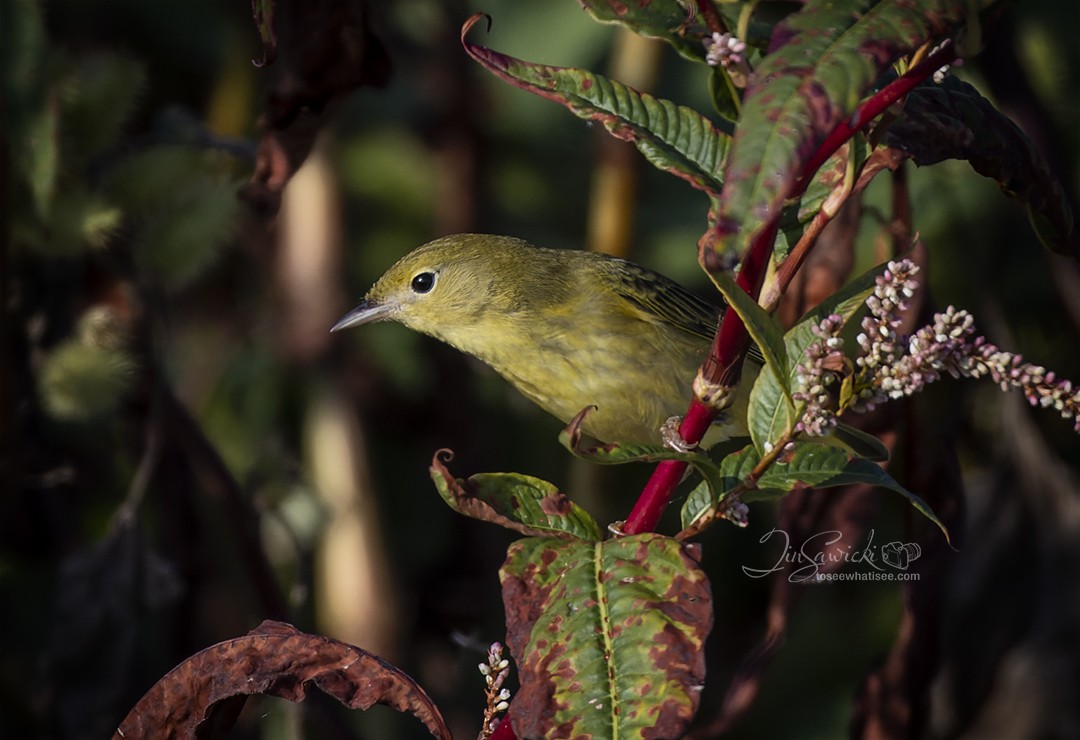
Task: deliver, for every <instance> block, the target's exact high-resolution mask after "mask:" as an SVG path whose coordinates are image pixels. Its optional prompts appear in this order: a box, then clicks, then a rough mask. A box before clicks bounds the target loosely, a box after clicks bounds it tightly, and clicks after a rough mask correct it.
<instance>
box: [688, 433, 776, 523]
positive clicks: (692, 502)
mask: <svg viewBox="0 0 1080 740" xmlns="http://www.w3.org/2000/svg"><path fill="white" fill-rule="evenodd" d="M760 461H761V455H760V454H758V451H757V449H755V447H754V445H747V446H746V447H744V448H742V449H741V450H738V451H737V452H733V453H731V454H730V455H727V456H726V457H724V459H723V460H721V461H720V471H719V484H718V486H717V489H716V490H715V491H714V490H713V488H712V487H711V486H710V485H709V484H708V481H704V480H703V481H702V482H701V483H700V484H698V485H697V487H695V488H694V490H693V491H691V492H690V495H688V496H687V497H686V502H685V503H684V504H683V507H682V512H681V519H682V526H683V529H686V528H687V527H689V526H690V525H692V524H693V523H694V522H696V521H697V520H698V519H700V518H701V517H702V516H704V515H705V514H707V513H709V512H711V511H715V510H716V508H717V507H718V506H719V505H720V503H721V502H722V501H723V500H724V499H725V498H726V497H727V495H728V494H729V493H731V491H732V489H734V488H735V486H737V485H739V484H740V483H741V482H742V481H744V480H745V479H746V477H747V476H748V475H750V473H751V471H753V469H754V466H756V465H757V464H758V462H760Z"/></svg>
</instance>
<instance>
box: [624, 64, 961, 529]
mask: <svg viewBox="0 0 1080 740" xmlns="http://www.w3.org/2000/svg"><path fill="white" fill-rule="evenodd" d="M955 58H956V50H955V48H954V46H953V44H949V45H947V46H945V47H944V48H942V49H939V50H938V51H937V52H935V53H933V54H931V55H930V56H929V57H927V58H926V59H925V60H923V61H922V62H921V63H919V64H917V65H916V66H914V67H912V68H911V69H909V70H908V71H907V72H906V73H905V74H903V75H901V76H900V77H898V78H897V79H895V80H893V81H892V82H890V83H889V84H888V85H886V86H885V87H883V88H882V89H881V90H880V91H879V92H878V93H877V94H876V95H874V96H873V97H872V98H870V99H869V100H867V101H866V102H865V103H864V104H863V105H862V106H861V107H860V108H859V109H858V110H857V111H856V112H855V115H854V116H852V117H851V119H850V122H849V121H841V122H840V123H839V124H838V125H837V126H836V128H834V129H833V131H832V133H830V134H829V135H828V136H827V137H826V138H825V141H824V142H822V144H821V146H820V147H818V149H817V151H815V152H814V154H813V156H811V157H810V159H808V160H807V162H806V165H805V166H804V167H803V171H802V176H801V177H800V178H799V179H798V180H797V181H796V183H795V184H794V186H793V187H792V189H791V192H790V193H789V194H788V198H789V199H790V198H797V197H798V196H800V195H802V193H803V191H804V190H806V186H807V185H808V184H809V183H810V179H811V178H812V177H813V175H814V173H815V172H817V171H818V169H820V168H821V166H822V165H823V164H825V162H826V160H828V159H829V157H831V156H832V155H833V154H834V153H836V150H837V149H839V148H840V147H841V146H843V145H844V142H846V141H847V140H848V139H850V138H851V137H852V136H854V135H855V133H856V132H857V131H859V130H860V129H862V128H863V127H864V126H865V125H866V124H868V123H869V122H870V121H872V120H874V118H876V117H877V116H879V115H880V114H881V113H882V112H884V111H885V109H886V108H888V107H889V106H890V105H892V104H893V103H895V102H896V101H897V100H899V99H900V98H902V97H904V95H906V94H907V93H909V92H910V91H911V89H912V88H913V87H915V86H916V85H918V84H919V83H920V82H922V81H923V80H925V79H926V78H927V77H929V76H930V75H932V74H933V73H934V71H935V70H937V69H939V68H941V67H943V66H945V65H946V64H949V63H951V62H952V61H953V60H954V59H955ZM778 223H779V221H778V220H774V221H773V222H772V224H770V225H769V227H768V228H766V229H764V230H763V231H762V232H761V233H760V234H759V235H758V236H757V238H756V239H755V240H754V243H753V244H752V245H751V246H750V249H749V251H748V252H747V256H746V259H744V260H743V264H742V269H740V270H739V275H738V278H737V279H736V282H737V283H738V285H739V287H740V288H742V289H743V290H745V291H746V292H747V293H748V294H749V295H750V296H751V297H753V298H754V299H755V300H756V299H757V295H758V293H759V292H760V290H761V285H762V282H763V281H764V279H765V273H766V268H767V267H768V263H769V256H770V255H771V254H772V248H773V243H774V242H775V240H776V232H777V228H778ZM748 341H749V334H748V333H747V331H746V327H745V326H744V325H743V323H742V320H741V319H740V318H739V316H738V314H736V313H735V312H734V311H727V312H726V313H725V314H724V318H723V319H722V320H721V321H720V327H719V329H718V330H717V332H716V338H715V340H714V341H713V346H712V347H711V348H710V350H709V356H708V359H707V360H706V362H705V368H706V369H707V371H708V372H707V376H706V380H709V381H713V382H719V381H720V379H721V376H722V375H723V374H725V373H727V372H728V371H729V369H731V368H736V367H737V363H738V362H740V358H741V355H742V353H743V352H744V351H745V349H746V345H747V342H748ZM715 416H716V411H714V410H713V409H712V408H710V407H708V406H706V405H705V404H703V403H702V402H701V401H699V400H698V399H697V398H694V399H693V400H691V402H690V408H689V409H688V410H687V412H686V416H685V417H683V420H682V423H681V424H680V425H679V434H680V435H681V436H682V438H683V439H684V440H686V441H687V442H689V443H690V444H695V443H697V442H700V441H701V439H702V437H704V436H705V432H706V431H708V428H709V425H710V424H711V423H712V420H713V419H714V418H715ZM686 468H687V463H685V462H681V461H677V460H665V461H663V462H661V463H658V464H657V466H656V469H655V470H653V474H652V476H651V477H650V478H649V480H648V482H646V484H645V487H644V488H643V489H642V491H641V495H640V496H638V500H637V502H636V503H635V504H634V508H633V509H632V510H631V511H630V515H629V516H628V517H627V518H626V523H625V524H624V525H623V528H622V531H623V534H628V535H629V534H640V533H642V532H651V531H652V530H654V529H655V528H656V525H657V523H658V522H659V521H660V516H661V515H662V514H663V512H664V509H665V508H667V505H668V503H670V501H671V497H672V495H673V494H674V493H675V487H676V486H678V485H679V483H680V482H681V481H682V478H683V475H684V473H685V472H686Z"/></svg>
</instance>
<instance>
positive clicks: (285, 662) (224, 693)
mask: <svg viewBox="0 0 1080 740" xmlns="http://www.w3.org/2000/svg"><path fill="white" fill-rule="evenodd" d="M310 684H314V685H315V686H316V687H318V688H319V689H321V690H322V691H323V692H325V693H327V694H329V695H330V696H332V697H334V698H335V699H337V700H338V701H340V702H341V703H342V704H344V705H345V706H347V707H349V708H350V709H369V708H370V707H371V706H373V705H374V704H385V705H387V706H389V707H391V708H392V709H396V710H397V711H399V712H401V711H408V712H410V713H412V714H413V716H415V717H416V718H417V719H419V720H420V721H421V722H423V723H424V725H425V726H426V727H427V728H428V731H429V732H430V733H431V734H432V735H433V736H434V737H437V738H447V739H448V738H450V731H449V729H447V727H446V723H445V722H444V721H443V718H442V715H441V714H440V713H439V710H438V708H436V706H435V704H434V703H433V702H432V701H431V699H430V698H429V697H428V695H427V694H426V693H425V692H424V690H423V689H421V688H420V686H419V685H417V684H416V682H414V681H413V680H412V679H411V678H410V677H409V676H408V675H406V674H405V673H403V672H402V671H401V670H399V669H398V668H395V667H394V666H392V665H390V664H389V663H387V662H385V661H383V660H382V659H381V658H379V657H377V656H375V655H372V654H371V653H368V652H366V651H365V650H362V649H360V648H358V647H354V646H352V645H348V644H346V643H343V642H338V641H337V640H332V639H330V638H329V637H322V636H320V635H309V634H305V633H303V632H300V631H299V630H297V629H296V628H295V627H293V626H292V625H290V624H286V623H284V622H274V621H270V620H267V621H265V622H263V623H262V624H260V625H259V626H258V627H256V628H255V629H254V630H252V631H251V632H249V633H248V634H247V635H245V636H243V637H238V638H235V639H233V640H226V641H225V642H219V643H218V644H217V645H213V646H211V647H208V648H206V649H205V650H203V651H201V652H199V653H196V654H195V655H193V656H192V657H190V658H188V659H187V660H185V661H184V662H183V663H181V664H180V665H178V666H176V668H174V669H173V670H171V671H170V672H169V673H168V674H167V675H166V676H165V677H164V678H162V679H161V680H160V681H158V682H157V683H156V684H154V686H153V687H152V688H151V689H150V690H149V691H148V692H146V694H145V695H144V696H143V698H142V699H140V700H139V703H138V704H136V705H135V706H134V707H133V708H132V710H131V711H130V712H129V713H128V715H127V717H125V718H124V721H123V722H121V723H120V726H119V727H118V728H117V730H116V734H115V735H113V740H131V739H132V738H148V739H149V738H154V739H158V738H181V737H182V738H188V737H195V734H196V732H197V731H198V730H199V728H200V727H201V726H203V725H205V724H206V723H213V724H214V725H215V726H216V727H217V729H219V730H220V729H222V726H223V725H224V726H225V727H227V726H228V725H231V722H232V721H233V720H235V717H236V715H238V714H239V707H238V703H239V704H242V702H243V700H244V698H245V697H247V696H250V695H252V694H268V695H270V696H278V697H281V698H282V699H288V700H289V701H303V700H304V698H305V697H306V696H307V691H308V687H309V685H310ZM225 715H228V716H225Z"/></svg>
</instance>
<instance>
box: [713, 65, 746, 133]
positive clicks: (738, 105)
mask: <svg viewBox="0 0 1080 740" xmlns="http://www.w3.org/2000/svg"><path fill="white" fill-rule="evenodd" d="M709 97H710V98H711V99H712V104H713V109H714V110H715V111H716V112H717V113H719V114H720V115H721V116H722V117H723V118H724V120H725V121H728V122H729V123H731V124H732V125H734V124H736V123H738V122H739V112H740V110H741V109H742V96H741V95H740V93H739V90H738V88H736V87H735V85H734V83H732V81H731V75H729V74H728V73H727V71H726V70H725V69H724V68H723V67H719V66H718V67H713V68H712V72H710V73H709Z"/></svg>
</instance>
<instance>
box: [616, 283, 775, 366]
mask: <svg viewBox="0 0 1080 740" xmlns="http://www.w3.org/2000/svg"><path fill="white" fill-rule="evenodd" d="M624 267H625V269H622V270H619V271H617V272H615V273H613V275H614V276H615V277H616V280H617V284H616V286H615V292H616V293H618V294H619V295H620V296H621V297H622V298H623V299H625V300H626V301H629V302H630V303H632V304H633V305H634V306H636V307H637V308H638V309H640V310H642V311H644V312H646V313H648V314H651V315H653V316H655V317H657V318H659V319H660V320H661V321H663V322H665V323H669V324H673V325H675V326H677V327H679V328H680V329H682V330H683V331H685V332H687V333H689V334H692V335H694V336H697V337H701V338H702V339H705V340H706V341H712V339H713V336H714V335H715V334H716V325H717V323H718V322H719V321H720V317H721V316H722V315H723V313H724V311H725V309H726V306H714V305H712V304H710V303H709V302H708V301H705V300H703V299H701V298H699V297H698V296H697V295H695V294H694V293H691V292H690V291H689V290H687V289H686V288H684V287H683V286H681V285H679V284H678V283H677V282H675V281H674V280H672V279H670V278H667V277H664V276H663V275H661V274H659V273H656V272H653V271H652V270H648V269H646V268H644V267H641V266H639V265H635V264H633V263H631V262H627V263H625V265H624ZM747 354H748V356H749V357H750V358H751V359H752V360H753V361H754V362H756V363H757V364H759V365H763V364H765V358H764V356H763V355H762V354H761V350H760V349H759V348H758V346H757V345H756V344H754V343H752V342H751V344H750V348H749V350H748V352H747Z"/></svg>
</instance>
